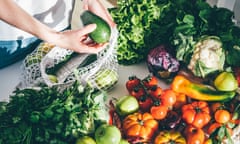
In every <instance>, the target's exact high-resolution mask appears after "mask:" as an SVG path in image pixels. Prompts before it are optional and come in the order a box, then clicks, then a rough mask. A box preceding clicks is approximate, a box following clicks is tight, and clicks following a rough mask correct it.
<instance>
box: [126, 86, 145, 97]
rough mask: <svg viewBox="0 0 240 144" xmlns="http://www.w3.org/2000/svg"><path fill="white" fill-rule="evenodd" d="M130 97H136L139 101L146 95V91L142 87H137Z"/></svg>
mask: <svg viewBox="0 0 240 144" xmlns="http://www.w3.org/2000/svg"><path fill="white" fill-rule="evenodd" d="M130 95H132V96H134V97H136V98H137V99H138V100H139V99H140V98H141V97H142V96H144V95H146V93H145V90H144V89H143V88H141V87H135V88H134V89H133V90H132V91H131V92H130Z"/></svg>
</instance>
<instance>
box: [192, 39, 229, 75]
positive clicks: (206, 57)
mask: <svg viewBox="0 0 240 144" xmlns="http://www.w3.org/2000/svg"><path fill="white" fill-rule="evenodd" d="M224 62H225V52H224V49H223V48H222V42H221V40H220V38H219V37H217V36H205V37H203V38H201V39H200V40H199V41H198V42H197V43H196V44H195V45H194V52H193V55H192V57H191V60H190V62H189V64H188V69H189V70H191V71H192V72H193V74H194V75H195V76H198V77H202V78H204V77H206V76H207V75H209V74H210V73H213V72H216V71H221V70H223V67H224Z"/></svg>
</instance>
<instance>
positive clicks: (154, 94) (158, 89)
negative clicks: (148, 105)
mask: <svg viewBox="0 0 240 144" xmlns="http://www.w3.org/2000/svg"><path fill="white" fill-rule="evenodd" d="M162 91H163V90H162V88H161V87H159V86H157V85H155V86H153V87H151V88H150V89H149V90H148V93H149V94H150V95H151V96H152V97H155V98H157V99H159V98H160V96H161V94H162Z"/></svg>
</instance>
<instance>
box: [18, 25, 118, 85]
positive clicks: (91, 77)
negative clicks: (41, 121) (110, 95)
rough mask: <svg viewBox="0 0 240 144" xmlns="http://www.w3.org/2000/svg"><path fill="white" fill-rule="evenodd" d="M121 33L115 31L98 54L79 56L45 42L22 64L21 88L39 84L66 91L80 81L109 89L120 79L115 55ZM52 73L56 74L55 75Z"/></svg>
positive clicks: (113, 30)
mask: <svg viewBox="0 0 240 144" xmlns="http://www.w3.org/2000/svg"><path fill="white" fill-rule="evenodd" d="M117 38H118V31H117V28H114V29H112V32H111V38H110V41H109V44H108V45H107V47H106V48H105V49H104V50H102V51H101V52H99V53H98V54H76V53H74V52H73V51H71V50H67V49H63V48H59V47H55V46H53V45H51V44H48V43H46V42H42V43H41V44H40V45H39V46H38V47H37V48H36V50H35V51H33V52H32V53H31V54H29V55H28V56H27V57H26V58H25V59H24V61H23V65H22V69H23V74H22V80H21V81H22V82H21V84H20V86H19V87H20V88H24V87H34V86H39V85H40V84H46V85H48V86H50V87H51V86H59V87H60V89H64V88H66V87H68V86H70V85H71V84H72V83H73V82H74V81H76V80H79V81H81V82H83V83H88V84H90V85H91V86H93V87H96V88H98V89H102V90H108V89H110V88H111V87H112V86H113V85H114V84H115V83H116V82H117V79H118V73H117V68H118V62H117V54H116V49H115V48H116V46H117ZM49 71H54V74H52V73H50V74H49Z"/></svg>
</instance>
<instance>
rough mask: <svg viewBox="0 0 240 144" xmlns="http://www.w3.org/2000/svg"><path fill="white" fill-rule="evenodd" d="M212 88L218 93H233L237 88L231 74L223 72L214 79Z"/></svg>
mask: <svg viewBox="0 0 240 144" xmlns="http://www.w3.org/2000/svg"><path fill="white" fill-rule="evenodd" d="M214 86H215V87H216V89H218V90H220V91H234V90H236V89H237V88H238V83H237V80H236V78H235V77H234V75H233V73H231V72H226V71H225V72H221V73H220V74H219V75H218V76H217V77H216V78H215V80H214Z"/></svg>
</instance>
